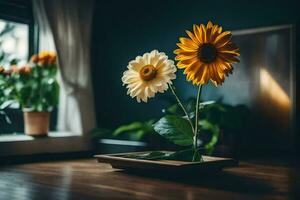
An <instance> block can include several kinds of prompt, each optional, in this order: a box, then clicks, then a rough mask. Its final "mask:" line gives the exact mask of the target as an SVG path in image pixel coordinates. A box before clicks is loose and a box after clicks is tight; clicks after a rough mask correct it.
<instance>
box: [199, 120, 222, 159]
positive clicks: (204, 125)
mask: <svg viewBox="0 0 300 200" xmlns="http://www.w3.org/2000/svg"><path fill="white" fill-rule="evenodd" d="M199 124H200V127H201V128H200V135H201V130H206V131H209V132H210V134H211V139H210V141H209V142H208V143H206V144H205V145H204V148H205V150H206V153H207V154H208V155H211V154H212V153H213V150H214V148H215V145H216V144H217V142H218V139H219V135H220V128H219V126H218V125H215V124H212V123H210V122H209V121H207V120H200V121H199Z"/></svg>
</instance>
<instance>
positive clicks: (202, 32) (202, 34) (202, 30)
mask: <svg viewBox="0 0 300 200" xmlns="http://www.w3.org/2000/svg"><path fill="white" fill-rule="evenodd" d="M198 31H199V32H201V36H202V38H201V39H202V42H203V43H206V42H207V40H206V28H205V26H204V25H203V24H201V25H200V26H198Z"/></svg>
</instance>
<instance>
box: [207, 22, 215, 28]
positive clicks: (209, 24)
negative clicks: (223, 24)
mask: <svg viewBox="0 0 300 200" xmlns="http://www.w3.org/2000/svg"><path fill="white" fill-rule="evenodd" d="M212 27H213V23H212V22H211V21H209V22H208V23H207V25H206V28H207V29H209V28H212Z"/></svg>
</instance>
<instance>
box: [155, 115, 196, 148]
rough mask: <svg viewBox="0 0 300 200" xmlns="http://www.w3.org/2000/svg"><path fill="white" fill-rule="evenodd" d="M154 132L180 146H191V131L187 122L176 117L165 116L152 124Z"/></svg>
mask: <svg viewBox="0 0 300 200" xmlns="http://www.w3.org/2000/svg"><path fill="white" fill-rule="evenodd" d="M154 130H155V131H156V132H157V133H158V134H160V135H161V136H163V137H164V138H166V139H168V140H169V141H171V142H173V143H174V144H177V145H180V146H189V145H192V144H193V131H192V128H191V126H190V124H189V122H188V121H187V120H186V119H184V118H182V117H179V116H176V115H166V116H165V117H163V118H161V119H160V120H159V121H158V122H156V123H155V124H154Z"/></svg>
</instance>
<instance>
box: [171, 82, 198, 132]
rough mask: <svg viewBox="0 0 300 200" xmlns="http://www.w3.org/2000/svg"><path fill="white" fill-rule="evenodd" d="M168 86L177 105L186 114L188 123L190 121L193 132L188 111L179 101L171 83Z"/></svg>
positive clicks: (191, 124)
mask: <svg viewBox="0 0 300 200" xmlns="http://www.w3.org/2000/svg"><path fill="white" fill-rule="evenodd" d="M169 87H170V89H171V91H172V93H173V95H174V96H175V98H176V100H177V102H178V104H179V106H180V107H181V109H182V110H183V112H184V114H185V115H186V116H187V119H188V121H189V123H190V126H191V128H192V131H193V133H195V130H194V125H193V123H192V120H191V118H190V116H189V115H188V113H187V111H186V109H185V107H184V106H183V104H182V103H181V101H180V99H179V97H178V96H177V94H176V93H175V91H174V89H173V87H172V85H171V84H169Z"/></svg>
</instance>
